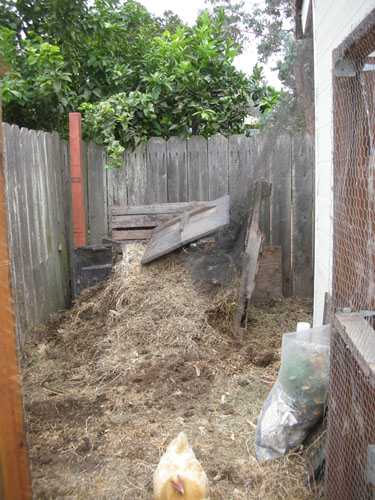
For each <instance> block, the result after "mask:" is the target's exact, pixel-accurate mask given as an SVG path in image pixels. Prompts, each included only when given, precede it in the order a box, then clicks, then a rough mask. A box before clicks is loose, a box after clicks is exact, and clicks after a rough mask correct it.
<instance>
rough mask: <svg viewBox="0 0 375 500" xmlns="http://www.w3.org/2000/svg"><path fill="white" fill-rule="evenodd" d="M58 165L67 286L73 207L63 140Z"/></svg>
mask: <svg viewBox="0 0 375 500" xmlns="http://www.w3.org/2000/svg"><path fill="white" fill-rule="evenodd" d="M60 162H61V163H60V165H61V167H60V168H61V170H60V174H61V187H62V194H63V202H64V208H63V210H64V212H63V220H64V227H65V233H64V234H65V239H64V242H65V247H66V251H67V260H68V269H67V272H68V274H69V280H68V281H67V283H66V286H69V283H72V279H73V278H72V266H71V262H72V251H73V246H74V241H73V207H72V182H71V178H70V156H69V147H68V144H67V143H66V142H65V141H60ZM69 304H70V286H69V299H68V302H67V304H66V305H67V306H68V305H69Z"/></svg>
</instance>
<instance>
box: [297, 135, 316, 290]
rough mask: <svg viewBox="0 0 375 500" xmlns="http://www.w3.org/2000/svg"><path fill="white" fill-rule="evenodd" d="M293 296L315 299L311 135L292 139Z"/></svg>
mask: <svg viewBox="0 0 375 500" xmlns="http://www.w3.org/2000/svg"><path fill="white" fill-rule="evenodd" d="M292 148H293V149H292V200H293V216H292V219H293V222H292V241H293V253H292V259H293V260H292V294H293V295H299V296H301V297H311V296H312V293H313V274H314V263H313V252H312V246H313V229H314V227H313V220H314V217H313V209H314V172H313V169H312V168H311V165H312V164H313V142H312V138H311V137H310V136H307V135H295V136H294V137H293V138H292Z"/></svg>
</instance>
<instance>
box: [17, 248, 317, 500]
mask: <svg viewBox="0 0 375 500" xmlns="http://www.w3.org/2000/svg"><path fill="white" fill-rule="evenodd" d="M143 250H144V249H143V247H141V246H140V245H132V246H129V247H128V251H127V252H126V253H124V257H123V259H122V261H121V262H119V263H118V264H117V266H116V268H115V270H114V272H113V275H112V276H111V277H110V278H109V279H108V280H107V281H106V282H104V283H102V284H100V285H98V286H96V287H94V288H92V289H90V290H86V291H85V292H84V293H83V294H82V295H81V297H80V299H79V300H78V301H77V303H76V304H75V305H74V307H73V308H72V309H71V310H69V311H67V312H65V313H62V314H60V315H57V316H54V317H52V318H51V319H50V321H49V322H48V323H47V324H46V325H43V326H40V327H38V328H36V329H35V330H34V331H33V332H32V334H31V335H30V336H29V338H28V341H27V344H26V346H25V351H24V355H23V359H22V371H23V384H24V393H25V407H26V418H27V426H28V437H29V445H30V455H31V462H32V477H33V491H34V497H35V498H36V499H40V500H44V499H54V500H57V499H62V498H63V499H72V500H73V499H74V500H75V499H82V500H83V499H86V500H87V499H98V500H100V499H111V500H117V499H126V500H130V499H138V500H143V499H151V498H152V475H153V471H154V470H155V468H156V465H157V463H158V461H159V458H160V456H161V455H162V454H163V452H164V451H165V448H166V446H167V445H168V443H169V442H170V441H171V440H172V439H173V438H174V437H175V436H176V435H177V434H178V432H180V431H181V430H184V431H185V432H186V434H187V436H188V438H189V441H190V444H191V445H192V447H193V449H194V451H195V453H196V455H197V457H198V459H199V460H200V462H201V464H202V466H203V468H204V469H205V471H206V473H207V475H208V478H209V481H210V487H211V497H210V498H211V499H212V500H216V499H226V500H231V499H233V500H237V499H274V498H275V499H276V498H283V499H294V500H298V499H301V500H302V499H303V500H307V499H310V498H316V493H315V491H314V486H309V485H308V484H306V478H307V473H306V470H307V461H306V454H305V451H304V450H303V449H302V450H299V451H298V453H297V452H296V453H294V454H290V455H289V456H288V457H285V458H283V459H279V460H276V461H274V462H271V463H268V464H267V465H264V466H260V465H259V464H258V462H257V460H256V458H255V454H254V436H255V428H256V423H257V418H258V415H259V412H260V410H261V408H262V405H263V402H264V400H265V399H266V397H267V395H268V393H269V391H270V389H271V387H272V385H273V383H274V381H275V379H276V377H277V373H278V369H279V366H280V348H281V336H282V334H283V333H284V332H287V331H294V330H295V327H296V323H297V321H309V322H311V311H312V304H311V301H309V300H303V299H299V298H296V297H294V298H290V299H283V300H278V301H274V302H272V303H271V304H268V305H252V306H251V309H250V322H249V325H248V328H247V331H246V334H245V338H244V342H243V344H240V343H238V342H236V341H235V339H234V338H233V336H232V333H231V321H232V316H233V312H234V310H235V307H236V297H235V293H234V291H233V290H236V286H235V285H233V286H232V288H231V287H230V286H226V287H225V288H220V287H219V288H218V289H215V290H214V291H210V292H202V291H201V290H199V289H198V287H197V286H196V284H195V282H194V281H193V279H192V278H191V275H190V273H189V272H188V270H187V266H186V265H184V258H183V255H182V254H181V253H176V254H172V255H169V256H166V257H164V258H162V259H159V260H158V261H156V262H154V263H152V264H150V265H148V266H141V265H140V258H141V257H142V255H143Z"/></svg>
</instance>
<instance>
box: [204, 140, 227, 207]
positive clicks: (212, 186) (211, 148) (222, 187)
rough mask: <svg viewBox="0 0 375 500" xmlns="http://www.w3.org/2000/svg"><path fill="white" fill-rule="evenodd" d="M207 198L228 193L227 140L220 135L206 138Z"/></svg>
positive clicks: (212, 198) (218, 196)
mask: <svg viewBox="0 0 375 500" xmlns="http://www.w3.org/2000/svg"><path fill="white" fill-rule="evenodd" d="M208 179H209V181H208V198H209V200H215V199H216V198H220V197H221V196H224V195H225V194H228V140H227V139H226V138H225V137H223V136H222V135H215V136H213V137H210V138H209V139H208Z"/></svg>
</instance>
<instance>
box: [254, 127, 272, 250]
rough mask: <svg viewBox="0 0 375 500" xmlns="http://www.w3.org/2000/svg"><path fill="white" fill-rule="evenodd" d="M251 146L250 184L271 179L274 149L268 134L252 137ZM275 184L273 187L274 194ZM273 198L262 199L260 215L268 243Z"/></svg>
mask: <svg viewBox="0 0 375 500" xmlns="http://www.w3.org/2000/svg"><path fill="white" fill-rule="evenodd" d="M248 147H249V160H250V163H251V165H252V168H251V173H250V185H251V184H252V183H253V182H254V181H256V180H258V179H261V178H263V179H265V180H266V181H270V182H272V180H271V156H270V149H272V147H273V146H272V144H271V143H270V141H269V140H268V139H267V136H264V135H262V134H259V135H256V136H254V137H251V139H250V140H249V143H248ZM272 190H273V186H272V188H271V195H272ZM270 200H271V198H270V197H266V198H263V200H262V206H261V209H260V216H259V227H260V230H261V231H262V232H263V233H264V235H265V236H266V244H267V245H270V243H271V201H270Z"/></svg>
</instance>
